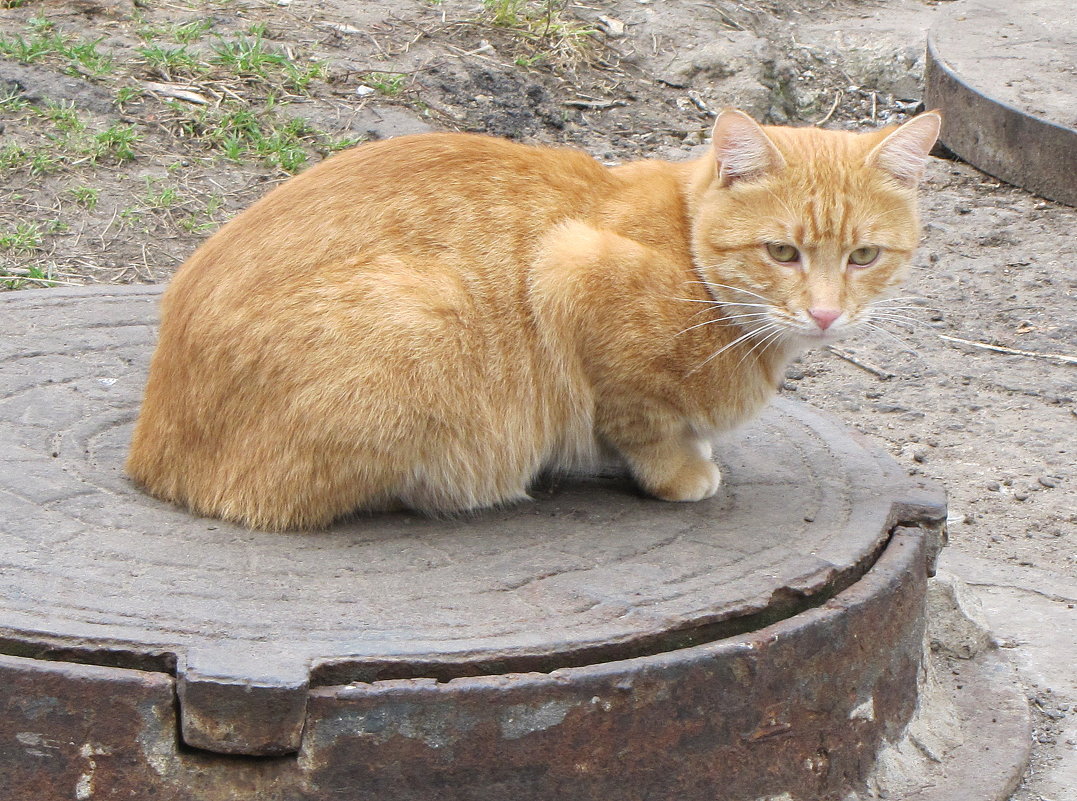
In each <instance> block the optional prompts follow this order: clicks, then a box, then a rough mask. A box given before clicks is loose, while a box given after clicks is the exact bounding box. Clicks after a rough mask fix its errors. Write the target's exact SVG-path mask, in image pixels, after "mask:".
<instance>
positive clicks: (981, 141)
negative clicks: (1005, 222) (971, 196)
mask: <svg viewBox="0 0 1077 801" xmlns="http://www.w3.org/2000/svg"><path fill="white" fill-rule="evenodd" d="M1075 84H1077V14H1074V13H1073V8H1072V6H1071V5H1070V4H1068V3H1059V2H1058V1H1057V0H1023V1H1022V2H1020V3H1014V2H1012V1H1011V0H965V2H960V3H954V4H953V7H952V8H950V9H948V11H947V12H946V13H945V14H944V15H943V16H942V18H941V19H940V20H939V22H938V23H936V24H935V25H934V27H932V29H931V32H930V34H929V37H928V51H927V69H926V76H925V86H924V103H925V104H926V105H927V107H928V108H941V109H942V110H943V128H942V137H941V139H942V141H943V142H944V143H945V144H946V146H947V147H948V148H950V150H952V151H953V152H954V153H956V154H957V155H958V156H960V157H961V158H963V159H965V160H966V161H968V162H969V163H970V164H973V165H975V166H976V167H978V168H979V169H981V170H983V171H984V172H986V173H989V174H991V175H993V176H995V177H996V178H1001V179H1002V180H1004V181H1007V182H1009V183H1012V184H1016V185H1017V186H1021V187H1024V188H1026V189H1028V190H1030V191H1032V192H1035V193H1036V194H1039V195H1042V196H1044V197H1047V198H1051V199H1052V200H1058V201H1060V202H1062V203H1068V204H1069V205H1071V206H1077V182H1075V181H1074V180H1073V172H1072V169H1067V168H1065V167H1064V166H1063V165H1074V164H1077V93H1075V92H1074V85H1075Z"/></svg>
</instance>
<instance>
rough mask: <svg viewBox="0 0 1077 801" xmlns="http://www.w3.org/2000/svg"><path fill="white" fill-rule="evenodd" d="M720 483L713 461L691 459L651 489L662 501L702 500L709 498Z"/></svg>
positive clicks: (719, 474) (720, 479) (720, 474)
mask: <svg viewBox="0 0 1077 801" xmlns="http://www.w3.org/2000/svg"><path fill="white" fill-rule="evenodd" d="M721 484H722V473H721V471H720V470H719V469H718V466H717V465H716V464H715V463H714V462H710V461H704V460H702V459H700V460H698V461H692V462H689V463H687V464H685V465H684V466H682V467H681V469H680V470H678V471H677V473H676V475H674V476H673V478H672V479H671V480H669V481H667V482H665V483H663V484H661V485H660V486H657V487H655V488H654V489H652V490H651V492H652V494H653V495H654V496H655V497H656V498H661V499H662V500H663V501H681V502H688V501H702V500H704V499H705V498H710V497H711V496H713V495H714V493H716V492H717V491H718V487H720V486H721Z"/></svg>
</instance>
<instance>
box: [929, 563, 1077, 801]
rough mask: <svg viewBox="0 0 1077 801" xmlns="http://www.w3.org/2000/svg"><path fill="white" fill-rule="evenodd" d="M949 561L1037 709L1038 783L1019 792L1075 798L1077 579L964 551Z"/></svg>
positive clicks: (1061, 800) (1059, 800) (1056, 799)
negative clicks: (978, 606)
mask: <svg viewBox="0 0 1077 801" xmlns="http://www.w3.org/2000/svg"><path fill="white" fill-rule="evenodd" d="M944 561H945V564H946V565H947V569H948V570H950V571H951V572H953V573H955V574H957V575H959V576H961V577H962V578H963V579H964V580H965V581H966V582H967V583H968V584H969V585H970V587H971V588H972V590H973V592H974V593H975V595H976V596H977V598H978V599H979V601H980V603H981V604H982V605H983V609H984V612H985V614H986V618H987V621H988V623H989V625H990V626H991V630H992V633H993V635H994V636H995V638H996V639H997V640H998V642H999V644H1000V645H1001V647H1002V651H1003V652H1004V653H1005V654H1006V655H1007V656H1008V657H1009V659H1011V660H1012V661H1013V663H1014V665H1015V666H1016V668H1017V671H1018V673H1019V675H1020V677H1021V680H1022V682H1023V684H1024V685H1025V687H1026V688H1027V692H1028V694H1029V696H1030V697H1031V698H1032V702H1033V706H1034V708H1035V710H1036V721H1035V722H1036V729H1037V731H1036V733H1035V740H1036V743H1037V748H1036V754H1035V762H1034V764H1033V769H1034V772H1035V790H1033V791H1029V792H1027V793H1026V792H1019V793H1018V795H1016V796H1015V799H1020V801H1025V799H1035V798H1040V797H1042V798H1045V799H1050V800H1051V801H1077V717H1075V715H1074V711H1075V710H1077V670H1075V669H1074V666H1075V665H1077V611H1075V609H1077V580H1075V579H1074V578H1073V577H1072V576H1065V575H1061V574H1059V573H1055V572H1052V571H1050V570H1043V569H1038V568H1034V567H1029V566H1026V565H1016V564H1000V563H998V562H992V561H989V560H987V559H981V558H977V557H975V556H971V555H968V554H962V553H949V554H947V556H946V559H945V560H944Z"/></svg>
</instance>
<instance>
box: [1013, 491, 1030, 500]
mask: <svg viewBox="0 0 1077 801" xmlns="http://www.w3.org/2000/svg"><path fill="white" fill-rule="evenodd" d="M1013 499H1014V500H1015V501H1027V500H1028V493H1027V492H1025V491H1024V490H1018V491H1017V492H1015V493H1014V494H1013Z"/></svg>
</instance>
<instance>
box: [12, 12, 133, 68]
mask: <svg viewBox="0 0 1077 801" xmlns="http://www.w3.org/2000/svg"><path fill="white" fill-rule="evenodd" d="M28 27H29V29H30V30H29V31H28V32H27V35H26V36H23V35H22V34H19V33H16V34H12V35H10V36H4V35H0V55H3V56H7V57H8V58H12V59H15V60H16V61H21V62H23V63H25V64H33V63H35V62H38V61H42V60H46V59H48V60H54V61H59V62H61V63H66V68H65V70H64V71H65V72H67V73H70V74H73V75H81V74H83V73H89V74H90V75H92V76H101V75H107V74H109V73H110V72H112V69H113V60H112V56H111V55H109V54H108V53H103V52H101V51H100V50H98V49H97V45H98V44H100V43H101V41H102V40H103V39H104V37H101V38H99V39H94V40H93V41H89V40H86V39H80V38H78V37H76V36H68V35H66V34H64V33H61V32H59V31H57V30H56V29H55V27H54V26H53V24H52V23H51V22H49V21H48V20H46V19H43V18H40V17H34V18H32V19H30V21H29V23H28Z"/></svg>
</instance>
